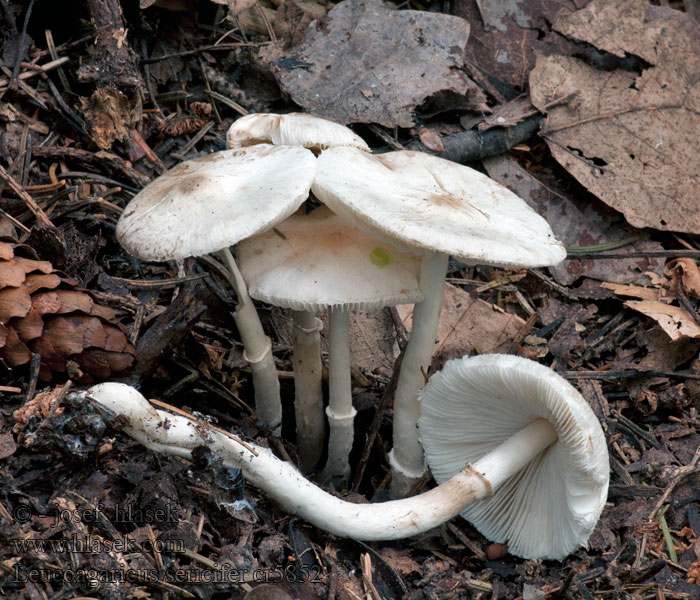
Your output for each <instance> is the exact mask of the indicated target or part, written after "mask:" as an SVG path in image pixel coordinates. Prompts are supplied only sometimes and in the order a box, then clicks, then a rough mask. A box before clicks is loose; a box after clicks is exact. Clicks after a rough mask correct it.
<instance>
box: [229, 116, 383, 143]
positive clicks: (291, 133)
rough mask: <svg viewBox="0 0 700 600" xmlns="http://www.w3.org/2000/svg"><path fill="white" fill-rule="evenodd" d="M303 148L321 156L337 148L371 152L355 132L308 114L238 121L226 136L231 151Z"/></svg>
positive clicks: (241, 118) (254, 117)
mask: <svg viewBox="0 0 700 600" xmlns="http://www.w3.org/2000/svg"><path fill="white" fill-rule="evenodd" d="M265 142H267V143H271V144H275V145H286V146H303V147H304V148H309V149H310V150H313V151H314V152H320V151H321V150H326V149H327V148H333V147H334V146H353V147H355V148H358V149H360V150H364V151H365V152H369V146H368V145H367V143H366V142H365V141H364V140H363V139H362V138H361V137H360V136H358V135H357V134H355V133H354V132H353V131H352V130H351V129H349V128H347V127H345V126H344V125H340V124H339V123H334V122H333V121H327V120H326V119H321V118H319V117H314V116H312V115H307V114H305V113H289V114H287V115H276V114H272V113H255V114H251V115H245V116H244V117H240V118H239V119H237V120H236V121H235V122H234V123H233V125H231V127H230V128H229V130H228V133H227V134H226V147H227V148H242V147H244V146H252V145H254V144H260V143H265Z"/></svg>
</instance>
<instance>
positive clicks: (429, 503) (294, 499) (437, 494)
mask: <svg viewBox="0 0 700 600" xmlns="http://www.w3.org/2000/svg"><path fill="white" fill-rule="evenodd" d="M479 358H480V359H483V357H479ZM492 358H493V357H488V359H484V360H482V362H481V365H482V366H481V367H480V368H473V369H471V370H472V373H471V374H470V377H469V379H468V383H466V385H467V388H468V389H471V390H477V391H480V389H481V387H482V386H483V388H484V389H485V390H487V391H488V392H489V396H490V397H492V398H496V399H497V400H498V402H499V407H500V409H501V414H499V416H498V419H497V420H496V424H495V425H494V424H493V421H494V419H493V418H489V419H487V420H484V418H481V419H479V422H480V423H481V424H482V428H481V430H480V431H479V436H478V437H479V439H477V440H476V441H475V443H474V447H473V449H472V450H473V451H472V454H473V455H474V456H476V455H477V454H478V455H479V458H478V459H476V460H474V462H472V463H467V462H466V461H467V460H470V459H467V458H465V459H464V460H462V463H461V466H459V467H457V470H456V472H455V474H454V475H453V476H451V477H450V478H449V479H447V480H446V481H443V483H441V484H440V485H439V486H438V487H436V488H434V489H432V490H430V491H428V492H425V493H423V494H420V495H419V496H414V497H412V498H405V499H403V500H393V501H390V502H384V503H378V504H353V503H351V502H345V501H343V500H341V499H340V498H337V497H335V496H332V495H330V494H328V493H326V492H324V491H323V490H321V489H320V488H318V487H316V486H315V485H313V484H312V483H311V482H309V481H308V480H306V479H305V478H304V477H303V476H302V475H301V473H300V472H299V471H297V470H296V469H295V468H294V467H293V466H292V465H291V464H290V463H286V462H283V461H281V460H280V459H278V458H276V457H275V456H274V454H273V453H272V452H271V451H270V450H269V449H267V448H261V447H258V446H255V445H253V444H250V443H245V442H243V441H241V440H240V439H239V438H237V437H235V436H233V435H231V434H229V433H226V432H225V431H223V430H221V429H218V428H214V427H211V426H210V425H208V424H207V423H205V422H203V421H197V422H196V423H195V422H193V420H190V419H188V418H186V417H185V416H174V415H171V414H169V413H167V412H164V411H159V410H156V409H155V408H154V407H153V406H151V405H150V404H149V403H148V401H147V400H146V399H145V398H144V397H143V396H141V394H139V393H138V392H137V391H136V390H134V389H133V388H130V387H129V386H127V385H124V384H119V383H104V384H99V385H96V386H94V387H92V388H91V389H90V390H89V391H88V393H87V394H88V396H89V397H90V398H92V399H93V400H95V401H96V402H98V403H99V404H101V405H102V406H103V407H105V408H107V409H109V410H111V411H113V412H115V413H117V414H123V415H124V416H125V417H127V419H128V421H127V423H128V425H127V426H126V427H124V430H125V431H126V433H128V434H129V435H131V436H132V437H133V438H135V439H136V440H138V441H139V442H141V443H142V444H144V445H145V446H147V447H148V448H151V449H152V450H155V451H158V452H166V453H168V454H174V455H176V456H181V457H184V458H191V455H192V451H193V450H194V449H195V448H197V447H198V446H202V445H205V446H207V447H208V448H209V449H210V450H211V451H212V452H213V453H214V454H215V455H216V456H218V457H219V458H220V459H222V461H223V463H224V465H226V466H231V467H234V468H238V469H241V472H242V473H243V475H244V476H245V478H246V479H248V480H249V481H250V482H252V483H253V484H254V485H256V486H258V487H260V488H261V489H263V490H265V492H267V494H268V495H269V496H271V497H272V498H273V499H274V500H275V501H277V502H278V503H279V504H280V505H281V506H282V507H283V508H285V509H286V510H288V511H289V512H291V513H293V514H295V515H298V516H299V517H301V518H303V519H305V520H307V521H309V522H310V523H312V524H313V525H315V526H317V527H320V528H321V529H324V530H326V531H329V532H331V533H333V534H335V535H339V536H343V537H351V538H355V539H359V540H394V539H400V538H404V537H408V536H411V535H416V534H418V533H421V532H424V531H427V530H429V529H431V528H433V527H436V526H438V525H440V524H442V523H444V522H445V521H447V520H448V519H451V518H452V517H454V516H456V515H457V514H459V513H462V512H463V511H465V509H467V507H469V505H470V504H472V503H474V502H478V501H484V502H489V500H488V499H489V498H490V497H492V496H493V494H494V490H496V493H497V494H498V490H499V488H500V487H501V486H503V495H500V496H493V498H494V500H493V501H492V502H491V505H490V506H486V508H484V505H482V504H481V503H479V504H477V505H476V506H477V508H476V509H475V511H476V512H477V513H478V512H481V511H484V512H491V513H492V514H491V517H492V519H493V521H492V525H491V526H492V527H493V529H494V531H495V532H496V535H497V536H498V537H499V538H501V539H508V540H509V541H510V543H511V551H514V552H516V553H517V554H519V555H521V556H523V557H526V558H554V559H559V560H561V559H563V558H564V557H565V556H566V555H567V554H569V553H570V552H573V551H574V550H575V549H576V548H578V547H579V546H580V545H584V544H585V543H586V540H587V538H588V536H589V535H590V533H591V531H592V529H593V526H594V525H595V522H596V520H597V518H598V516H599V514H600V510H601V508H602V505H603V502H604V499H605V495H606V490H607V481H608V472H607V454H606V446H605V438H604V436H603V433H602V431H601V429H600V425H599V424H598V423H597V421H596V419H595V417H594V416H593V413H592V411H591V410H590V408H589V407H588V405H587V404H586V402H585V401H584V400H583V399H582V398H581V396H580V395H578V394H577V393H576V392H575V391H574V390H573V389H572V388H571V386H569V385H568V384H567V383H566V382H565V381H564V380H563V379H561V378H560V377H559V376H558V375H556V374H555V373H553V372H551V371H549V370H548V369H546V367H542V366H540V365H535V364H534V363H532V362H531V361H526V360H525V359H516V360H517V361H522V364H525V363H527V364H528V368H529V370H528V368H524V367H521V365H520V364H513V365H510V366H508V365H504V367H503V369H502V370H500V372H499V370H498V369H496V368H489V365H490V364H491V363H490V362H489V361H490V360H491V359H492ZM508 358H512V357H508ZM463 360H464V361H465V362H469V361H471V360H474V359H463ZM459 362H460V361H455V363H454V364H455V366H449V365H450V364H451V363H448V367H446V369H445V372H444V375H442V374H440V376H437V375H436V376H434V377H433V378H432V379H431V381H430V382H429V383H428V384H427V386H426V388H425V390H424V391H423V401H424V402H425V403H426V407H427V408H426V410H427V411H428V412H434V411H439V408H438V406H439V404H440V396H441V395H442V394H443V393H446V394H447V396H448V399H447V413H448V415H454V416H457V415H458V416H459V417H460V419H459V420H460V422H463V421H464V419H465V418H466V419H467V420H468V419H469V412H468V410H469V406H467V410H465V409H464V407H461V406H458V405H457V404H455V402H454V398H456V397H459V396H460V394H459V390H454V389H453V387H452V386H451V385H450V383H453V382H454V383H457V385H458V386H459V385H462V384H464V383H465V380H464V379H463V378H462V377H461V376H459V375H458V376H457V377H456V378H455V372H457V371H458V369H459V368H460V367H459V365H458V363H459ZM533 365H534V367H533ZM530 367H532V368H530ZM511 376H512V379H513V381H512V382H511V381H509V380H510V379H511ZM455 379H456V380H457V381H456V382H455V381H454V380H455ZM433 381H435V383H434V384H433ZM433 385H434V388H433ZM525 386H527V388H528V390H527V391H525V393H524V395H523V399H522V400H521V387H525ZM513 392H514V395H512V393H513ZM477 396H479V398H478V400H479V401H480V399H481V398H480V393H477ZM470 398H471V399H472V400H469V399H470ZM473 398H474V394H472V393H469V392H468V393H465V394H463V395H462V397H461V399H460V401H466V402H472V401H473ZM484 410H485V411H487V412H489V408H488V407H485V408H484ZM426 418H427V419H428V421H421V431H422V435H423V436H424V437H425V436H428V435H432V434H431V433H430V430H431V428H432V427H433V424H430V425H427V423H428V422H430V421H431V419H433V417H430V416H426ZM499 421H500V422H504V423H506V424H511V425H514V424H517V423H519V424H521V426H522V427H523V428H522V429H520V430H518V429H517V426H515V427H508V426H499V425H498V423H499ZM435 425H436V426H437V427H442V429H441V430H440V431H437V432H436V433H437V436H438V437H439V436H442V435H443V434H444V433H445V429H447V426H446V425H444V421H443V424H439V423H435ZM426 426H427V429H425V427H426ZM450 427H452V426H451V425H450ZM579 429H581V430H582V431H584V432H585V433H583V436H582V437H581V435H580V434H578V433H577V431H578V430H579ZM450 431H451V433H449V439H450V440H451V441H452V442H453V443H454V444H456V445H460V446H461V445H463V443H464V441H466V442H467V443H468V442H469V440H468V439H467V440H462V439H461V437H462V436H460V435H459V434H457V433H456V432H455V431H454V427H452V428H451V429H450ZM447 445H448V446H449V444H447ZM438 454H439V455H440V454H441V455H442V456H436V457H431V459H430V464H431V467H432V468H437V469H442V468H443V467H442V466H440V465H442V464H444V462H443V461H445V460H447V459H449V458H453V457H454V455H455V452H450V451H449V450H444V451H441V452H439V453H438ZM438 463H440V465H438ZM465 463H466V466H465ZM440 477H441V479H442V478H443V477H442V476H440ZM556 480H558V481H559V482H561V481H568V482H569V483H570V484H571V487H570V488H568V489H567V490H566V491H564V492H562V491H561V490H562V489H563V488H562V486H561V485H558V487H555V485H557V484H555V483H553V482H554V481H556ZM519 481H523V482H529V486H530V488H531V490H530V492H529V493H528V492H527V491H526V492H525V494H524V495H521V496H517V497H516V496H515V488H516V487H517V483H518V482H519ZM562 495H563V497H558V496H562ZM511 496H512V498H513V502H512V503H510V504H509V506H510V509H511V510H510V512H509V511H508V510H505V511H499V510H498V508H499V506H498V504H499V503H500V502H504V501H505V502H506V503H507V502H508V500H509V499H510V498H511ZM496 498H498V500H496ZM528 502H534V504H535V505H534V506H533V505H528V504H527V503H528ZM538 503H542V505H543V506H545V510H541V509H540V507H539V506H538ZM479 507H481V508H479ZM547 508H548V509H549V510H547ZM470 518H472V517H471V515H470ZM528 519H532V521H533V527H528V529H530V530H534V531H536V533H537V535H538V537H539V538H540V540H541V543H535V542H524V543H522V544H521V541H520V540H521V537H520V535H519V532H520V531H523V527H522V522H523V521H527V520H528ZM567 519H570V521H567ZM500 522H503V523H505V525H500ZM511 523H515V524H516V525H517V526H520V530H519V529H518V528H517V527H516V529H515V530H513V531H515V533H514V534H513V535H512V536H511V537H509V534H505V535H504V534H503V531H511V530H510V529H509V524H511ZM559 528H561V529H564V530H565V531H566V532H569V531H571V532H573V535H568V533H567V534H565V535H559V531H558V529H559Z"/></svg>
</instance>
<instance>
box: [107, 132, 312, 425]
mask: <svg viewBox="0 0 700 600" xmlns="http://www.w3.org/2000/svg"><path fill="white" fill-rule="evenodd" d="M315 163H316V160H315V158H314V156H313V154H312V153H311V152H310V151H309V150H306V149H304V148H299V147H290V146H270V145H264V144H260V145H257V146H253V147H250V148H243V149H238V150H225V151H223V152H216V153H214V154H210V155H209V156H205V157H202V158H197V159H194V160H189V161H186V162H183V163H180V164H179V165H177V166H176V167H174V168H172V169H170V170H169V171H168V172H166V173H165V174H163V175H161V176H160V177H159V178H158V179H156V180H155V181H153V182H152V183H151V184H149V185H148V186H146V187H145V188H144V189H143V190H141V192H139V193H138V194H137V195H136V196H135V197H134V198H133V200H131V202H130V203H129V205H128V206H127V207H126V209H125V210H124V213H123V214H122V216H121V218H120V219H119V222H118V223H117V237H118V238H119V241H120V243H121V244H122V246H123V247H124V248H125V249H126V250H127V251H128V252H130V253H131V254H133V255H135V256H137V257H139V258H142V259H145V260H171V259H179V258H185V257H187V256H201V255H203V254H207V253H210V252H218V253H219V254H220V255H221V257H222V258H223V260H224V261H225V263H226V265H227V267H228V270H229V281H230V283H231V285H232V287H233V288H234V290H235V292H236V295H237V296H238V304H237V307H236V311H235V313H234V318H235V321H236V325H237V326H238V330H239V332H240V334H241V338H242V341H243V346H244V355H245V357H246V359H247V360H248V362H249V363H250V365H251V370H252V373H253V383H254V386H255V405H256V411H257V414H258V418H259V419H260V421H261V423H262V424H264V425H265V426H267V427H269V428H271V429H272V430H273V433H276V434H277V435H278V434H279V430H280V424H281V420H282V410H281V404H280V392H279V382H278V379H277V370H276V368H275V364H274V361H273V358H272V350H271V343H270V339H269V338H268V337H267V336H266V335H265V333H264V331H263V328H262V325H261V324H260V319H259V317H258V314H257V312H256V310H255V307H254V306H253V302H252V300H251V299H250V297H249V296H248V291H247V289H246V286H245V283H244V282H243V279H242V278H241V276H240V273H239V272H238V267H237V266H236V263H235V261H234V259H233V256H232V255H231V252H230V250H229V246H232V245H234V244H236V243H238V242H239V241H240V240H242V239H244V238H246V237H249V236H252V235H255V234H256V233H260V232H261V231H264V230H266V229H269V228H270V227H272V226H274V225H275V224H276V223H278V222H279V221H282V220H284V219H285V218H287V217H288V216H289V215H291V214H292V213H293V212H294V211H296V210H297V209H298V208H299V206H300V205H301V204H302V203H303V202H304V200H306V198H307V197H308V194H309V188H310V186H311V180H312V178H313V174H314V171H315V167H316V165H315Z"/></svg>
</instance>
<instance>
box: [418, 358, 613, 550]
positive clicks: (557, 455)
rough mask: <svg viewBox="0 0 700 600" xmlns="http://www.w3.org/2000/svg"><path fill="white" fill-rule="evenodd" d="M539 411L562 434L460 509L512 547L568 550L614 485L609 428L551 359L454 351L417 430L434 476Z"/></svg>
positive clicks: (424, 402) (427, 393) (580, 541)
mask: <svg viewBox="0 0 700 600" xmlns="http://www.w3.org/2000/svg"><path fill="white" fill-rule="evenodd" d="M538 418H544V419H546V420H548V421H549V422H550V423H551V424H552V425H553V426H554V429H555V430H556V432H557V435H558V436H559V439H558V440H557V441H556V442H555V443H554V444H552V445H551V446H550V447H548V448H547V449H545V450H544V451H543V452H541V454H540V455H539V456H538V458H537V459H535V460H533V461H531V462H530V464H529V465H528V467H527V468H526V469H525V470H522V471H521V472H520V473H517V474H516V475H513V476H512V477H510V479H508V480H506V481H505V482H504V483H503V485H501V486H500V487H499V488H497V489H496V491H495V494H494V495H493V496H492V497H491V498H486V499H484V500H480V501H479V502H476V503H475V504H473V505H472V506H470V507H469V508H467V509H466V510H465V511H464V512H462V513H461V514H462V516H463V517H464V518H465V519H468V520H469V521H471V522H472V523H473V524H474V526H475V527H476V528H477V529H478V530H479V531H480V532H481V533H482V534H483V535H484V536H486V537H487V538H489V539H490V540H494V541H497V542H502V543H505V542H507V543H508V547H509V550H510V552H511V553H512V554H515V555H517V556H522V557H525V558H532V557H540V558H555V559H562V558H563V557H564V556H566V555H567V554H569V553H570V552H573V551H574V550H575V549H576V548H578V547H579V546H581V545H585V544H586V542H587V540H588V537H589V536H590V534H591V532H592V531H593V528H594V527H595V524H596V522H597V520H598V517H599V516H600V513H601V511H602V509H603V505H604V504H605V499H606V497H607V491H608V480H609V464H608V453H607V446H606V441H605V436H604V434H603V431H602V429H601V427H600V424H599V423H598V420H597V419H596V417H595V415H594V414H593V411H592V410H591V409H590V407H589V406H588V404H587V403H586V401H585V400H584V399H583V398H582V397H581V395H580V394H579V393H578V392H577V391H576V390H575V389H574V388H573V387H572V386H571V385H570V384H568V383H567V382H566V381H565V380H564V379H563V378H562V377H560V376H559V375H557V374H556V373H555V372H554V371H552V370H551V369H548V368H547V367H545V366H543V365H540V364H538V363H535V362H533V361H529V360H527V359H524V358H520V357H516V356H508V355H500V354H494V355H482V356H476V357H472V358H462V359H458V360H453V361H449V362H447V363H446V364H445V367H444V368H443V370H442V371H441V372H439V373H436V374H434V375H433V376H432V377H431V378H430V381H429V382H428V383H427V385H426V386H425V388H424V389H423V391H422V392H421V417H420V421H419V426H420V435H421V440H422V443H423V447H424V449H425V454H426V458H427V461H428V465H429V466H430V470H431V471H432V473H433V476H434V477H435V481H437V482H438V483H442V482H443V481H446V480H447V479H449V478H450V477H451V476H452V475H454V474H455V473H457V472H459V471H460V470H461V469H462V468H463V467H464V465H465V464H466V463H470V464H474V462H476V461H477V460H479V459H480V458H481V457H483V456H484V455H486V454H488V453H489V452H490V451H491V450H492V449H493V448H495V447H496V446H498V444H500V443H501V442H502V441H503V440H504V439H506V438H508V437H509V436H511V435H513V434H514V433H515V432H517V431H520V430H522V429H523V428H524V427H525V426H527V425H529V424H531V423H532V422H533V421H535V420H536V419H538Z"/></svg>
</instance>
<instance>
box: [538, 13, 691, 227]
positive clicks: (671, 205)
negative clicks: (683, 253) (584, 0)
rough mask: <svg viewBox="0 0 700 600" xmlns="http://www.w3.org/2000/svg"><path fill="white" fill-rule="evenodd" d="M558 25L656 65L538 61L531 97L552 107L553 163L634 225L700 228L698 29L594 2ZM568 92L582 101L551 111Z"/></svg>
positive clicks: (676, 16) (677, 18)
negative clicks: (637, 67)
mask: <svg viewBox="0 0 700 600" xmlns="http://www.w3.org/2000/svg"><path fill="white" fill-rule="evenodd" d="M555 28H557V29H558V30H560V31H563V32H565V33H567V35H571V36H575V37H578V38H579V39H583V40H586V41H590V42H591V43H593V44H595V45H597V46H598V47H601V48H604V49H606V50H609V51H611V52H616V53H618V54H623V53H624V52H628V53H630V54H635V55H637V56H640V57H641V58H643V59H644V60H645V61H647V62H648V63H650V65H651V66H649V67H648V68H644V69H643V70H642V72H641V74H637V73H635V72H628V71H623V70H614V71H601V70H597V69H595V68H593V67H591V66H589V65H587V64H586V63H584V62H583V61H580V60H577V59H575V58H571V57H565V56H550V57H540V58H539V59H538V61H537V65H536V67H535V69H534V70H533V71H532V73H531V74H530V88H531V95H532V101H533V104H534V105H535V106H536V107H537V108H539V109H540V110H541V111H542V112H546V113H547V120H546V124H545V125H544V127H543V130H542V132H541V134H542V135H543V136H544V137H545V139H546V141H547V143H548V145H549V148H550V150H551V152H552V154H553V155H554V157H555V158H556V160H557V161H558V162H559V163H561V164H562V165H563V166H564V167H565V168H566V169H567V170H568V171H569V172H570V173H571V174H572V175H573V176H574V177H576V179H578V180H579V181H580V182H581V183H582V184H583V185H584V186H586V188H588V190H590V191H591V192H592V193H593V194H595V195H596V196H598V197H599V198H600V199H601V200H603V201H604V202H606V203H607V204H609V205H610V206H612V207H613V208H615V209H616V210H619V211H621V212H622V213H623V214H624V215H625V218H626V219H627V221H628V222H629V223H631V224H632V225H634V226H635V227H653V228H655V229H662V230H671V231H686V232H696V231H698V230H699V229H700V173H699V172H698V170H697V169H694V168H692V167H691V165H697V164H698V163H700V147H698V144H697V143H696V142H697V132H698V131H699V130H700V61H699V60H697V52H696V46H697V40H698V39H699V38H700V25H698V24H696V23H694V21H693V20H692V19H691V18H689V17H688V16H687V15H684V14H683V13H680V12H678V11H675V10H672V9H670V8H660V7H653V6H650V5H647V4H646V2H644V0H626V1H624V2H606V1H605V0H596V1H594V2H592V3H591V4H589V5H588V7H587V8H585V9H583V10H582V11H578V12H575V13H572V14H569V15H564V16H560V17H559V18H557V20H556V22H555ZM670 32H673V34H672V35H671V34H670ZM571 94H576V99H575V101H573V102H570V103H568V104H567V105H563V106H555V107H552V108H551V109H549V110H548V109H547V108H546V107H547V105H548V104H550V103H551V102H552V101H553V100H554V99H555V98H558V97H562V96H568V95H571Z"/></svg>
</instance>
